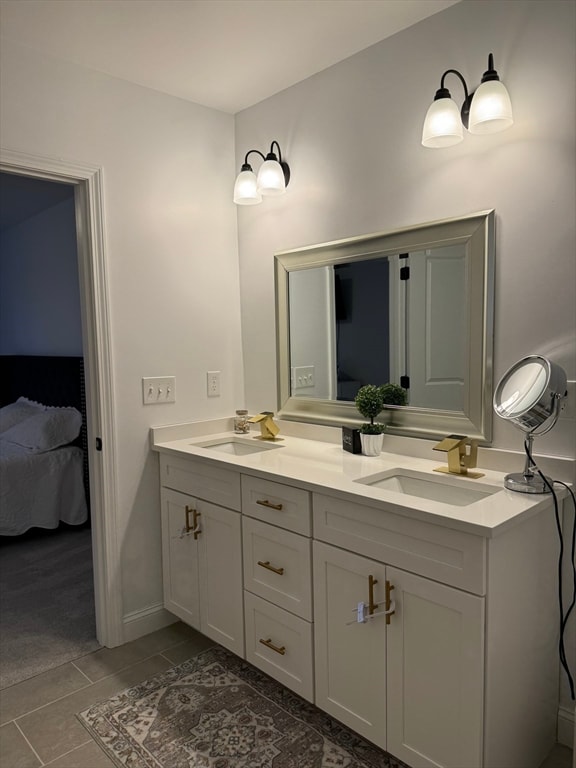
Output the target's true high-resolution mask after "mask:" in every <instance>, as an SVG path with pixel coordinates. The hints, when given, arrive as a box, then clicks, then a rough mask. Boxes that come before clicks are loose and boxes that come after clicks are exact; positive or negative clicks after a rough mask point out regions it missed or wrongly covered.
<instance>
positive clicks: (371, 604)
mask: <svg viewBox="0 0 576 768" xmlns="http://www.w3.org/2000/svg"><path fill="white" fill-rule="evenodd" d="M375 584H378V579H375V578H374V576H372V574H370V576H368V615H369V616H372V614H373V613H374V611H375V610H376V608H378V603H375V602H374V585H375Z"/></svg>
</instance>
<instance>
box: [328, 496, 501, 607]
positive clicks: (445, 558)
mask: <svg viewBox="0 0 576 768" xmlns="http://www.w3.org/2000/svg"><path fill="white" fill-rule="evenodd" d="M313 507H314V538H316V539H319V540H320V541H325V542H327V543H328V544H335V545H336V546H337V547H341V548H342V549H348V550H350V551H352V552H357V553H358V554H361V555H365V556H366V557H371V558H373V559H374V560H378V561H380V562H382V563H387V564H388V565H395V566H397V567H398V568H403V569H404V570H406V571H411V572H412V573H418V574H420V575H422V576H427V577H428V578H431V579H434V580H435V581H439V582H442V583H443V584H449V585H450V586H453V587H458V588H460V589H465V590H467V591H469V592H474V593H475V594H477V595H484V594H486V540H485V539H484V537H482V536H475V535H474V534H470V533H463V532H461V531H455V530H453V529H451V528H445V527H444V526H441V525H432V524H431V523H426V522H423V521H421V520H414V519H413V518H407V517H403V516H402V515H398V514H394V513H392V512H386V511H385V510H382V509H378V508H375V507H369V506H366V505H364V504H357V503H355V502H351V501H344V500H343V499H336V498H332V497H331V496H324V495H323V494H314V499H313Z"/></svg>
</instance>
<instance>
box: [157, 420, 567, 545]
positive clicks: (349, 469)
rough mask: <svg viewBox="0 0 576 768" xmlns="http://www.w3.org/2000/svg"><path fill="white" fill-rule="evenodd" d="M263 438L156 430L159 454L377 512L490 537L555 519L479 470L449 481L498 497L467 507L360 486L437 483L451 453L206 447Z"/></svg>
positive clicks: (529, 497) (304, 444)
mask: <svg viewBox="0 0 576 768" xmlns="http://www.w3.org/2000/svg"><path fill="white" fill-rule="evenodd" d="M194 431H196V432H197V430H192V432H194ZM258 434H259V433H255V432H252V433H251V434H249V435H246V436H241V435H235V434H234V433H233V432H226V431H225V432H208V430H207V433H206V434H203V435H198V434H196V435H194V436H191V437H184V438H182V437H180V436H179V437H178V439H171V438H172V437H173V435H171V434H170V433H169V432H167V431H165V430H163V429H162V428H157V429H153V430H152V435H151V443H152V448H153V450H155V451H158V452H160V453H170V454H177V455H180V456H182V457H190V458H192V457H193V458H195V459H200V460H201V461H205V462H209V463H213V464H217V465H219V466H221V467H225V468H228V469H236V470H238V471H239V472H243V473H245V474H249V475H253V476H256V477H261V478H264V479H267V480H273V481H276V482H287V483H291V482H294V483H295V484H298V485H299V486H302V487H304V488H306V489H308V490H310V491H314V492H317V493H324V494H326V495H329V496H336V497H339V498H345V499H348V500H354V501H357V502H363V503H366V504H369V505H370V506H371V507H377V508H382V509H385V510H387V511H389V512H393V513H396V514H402V515H406V516H409V517H413V518H417V519H420V520H424V521H426V522H429V523H434V524H437V525H444V526H446V527H449V528H453V529H457V530H462V531H466V532H468V533H473V534H477V535H481V536H485V537H492V536H494V535H497V534H499V533H502V532H503V531H505V530H507V529H509V528H510V527H512V526H514V525H517V524H519V523H520V522H522V521H523V520H524V519H527V518H528V517H531V516H532V515H533V514H536V513H537V512H539V511H540V510H541V509H543V508H544V507H546V506H549V507H550V513H551V514H553V502H552V497H551V495H550V494H524V493H518V492H515V491H509V490H507V489H505V488H504V477H505V475H504V473H501V472H495V471H493V470H488V469H486V470H484V469H482V467H478V468H477V470H478V471H480V472H483V473H484V477H482V478H479V479H477V480H474V479H471V478H461V477H458V476H453V475H450V476H449V482H451V483H457V484H458V485H460V484H464V485H465V487H472V488H474V487H478V489H480V488H482V486H490V488H491V490H494V489H497V492H496V493H494V494H493V495H491V496H486V497H485V498H483V499H481V500H479V501H476V502H474V503H472V504H468V505H466V506H453V505H451V504H446V503H443V502H438V501H433V500H430V499H425V498H419V497H416V496H408V495H406V494H403V493H398V492H394V491H391V490H385V489H383V488H377V487H372V486H370V485H364V484H362V483H358V482H355V481H357V480H358V478H362V477H367V476H369V475H373V474H375V473H379V472H382V471H385V470H389V469H393V468H402V469H410V470H413V471H418V472H422V473H425V474H427V475H428V474H429V475H430V479H433V480H438V478H446V477H447V475H444V474H439V473H436V472H434V469H435V467H438V466H441V465H442V464H443V463H445V461H444V459H445V457H444V454H440V453H439V454H438V460H428V459H423V458H415V457H411V456H404V455H400V454H395V453H385V452H384V453H381V454H380V456H379V457H368V456H363V455H360V454H351V453H348V452H347V451H344V450H343V449H342V447H341V446H340V445H339V444H334V443H330V442H323V441H320V440H313V439H307V438H306V439H303V438H300V437H293V436H290V435H280V436H279V437H281V438H282V439H280V440H278V441H277V442H275V445H276V446H278V447H275V448H273V449H269V450H263V451H260V452H259V453H252V454H248V455H243V456H236V455H233V454H227V453H222V452H219V451H214V450H212V449H210V448H206V447H202V446H201V445H200V444H201V443H203V442H207V441H214V440H218V439H221V438H222V439H225V438H229V439H230V438H234V439H235V440H241V441H244V442H246V443H249V444H252V445H254V444H255V441H256V439H257V435H258ZM518 471H521V468H519V469H518ZM555 490H556V489H555ZM557 495H558V497H559V499H562V498H563V497H564V496H565V495H566V491H565V489H563V488H559V489H557Z"/></svg>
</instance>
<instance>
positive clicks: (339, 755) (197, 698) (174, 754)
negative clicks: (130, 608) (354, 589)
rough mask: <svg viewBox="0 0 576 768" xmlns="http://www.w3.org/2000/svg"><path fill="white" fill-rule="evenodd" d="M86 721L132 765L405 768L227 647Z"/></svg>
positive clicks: (84, 715)
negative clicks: (230, 651) (232, 652)
mask: <svg viewBox="0 0 576 768" xmlns="http://www.w3.org/2000/svg"><path fill="white" fill-rule="evenodd" d="M78 718H79V720H80V722H82V723H83V725H84V726H85V727H86V728H87V730H88V731H89V732H90V734H91V735H92V736H93V738H94V739H95V740H96V741H97V742H98V744H100V745H101V746H102V748H103V749H104V750H105V751H106V752H107V754H108V755H109V756H110V757H111V758H112V760H113V761H114V762H115V764H116V765H118V766H126V767H127V768H407V766H405V765H404V763H400V762H398V761H397V760H395V759H394V758H392V757H391V756H389V755H387V754H386V753H385V752H382V751H381V750H380V749H378V748H377V747H375V746H373V745H372V744H370V743H369V742H367V741H365V740H364V739H362V738H360V737H359V736H357V735H356V734H354V733H352V732H351V731H350V730H348V729H347V728H345V727H344V726H343V725H341V724H339V723H338V722H337V721H335V720H333V719H332V718H331V717H329V716H328V715H326V714H325V713H323V712H321V711H320V710H319V709H317V708H316V707H314V706H313V705H311V704H309V703H308V702H306V701H304V700H303V699H301V698H300V697H299V696H297V695H296V694H294V693H292V692H291V691H289V690H288V689H286V688H284V687H283V686H281V685H279V684H278V683H276V682H275V681H274V680H272V679H271V678H269V677H268V676H267V675H264V674H263V673H261V672H259V671H258V670H257V669H256V668H255V667H252V666H251V665H250V664H247V663H246V662H244V661H242V660H241V659H239V658H238V657H237V656H234V655H233V654H231V653H229V652H228V651H226V650H225V649H223V648H219V647H218V648H211V649H209V650H207V651H205V652H204V653H201V654H200V655H199V656H196V657H194V658H193V659H190V660H189V661H185V662H184V663H183V664H180V665H179V666H177V667H173V668H172V669H170V670H169V671H168V672H164V673H162V674H159V675H156V676H155V677H153V678H151V679H150V680H147V681H146V682H144V683H141V684H140V685H137V686H135V687H134V688H128V689H127V690H125V691H123V692H122V693H120V694H118V695H117V696H114V697H113V698H112V699H109V700H108V701H104V702H102V703H100V704H96V705H94V706H92V707H90V709H87V710H86V711H84V712H81V713H80V714H79V715H78Z"/></svg>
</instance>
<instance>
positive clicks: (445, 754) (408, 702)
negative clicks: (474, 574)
mask: <svg viewBox="0 0 576 768" xmlns="http://www.w3.org/2000/svg"><path fill="white" fill-rule="evenodd" d="M386 574H387V578H388V579H389V581H390V583H391V584H392V585H393V586H394V590H393V591H392V597H393V598H394V599H395V601H396V611H395V614H394V615H393V616H392V617H391V621H390V625H389V626H388V628H387V629H388V637H387V643H388V647H387V658H388V664H387V672H388V702H387V703H388V745H387V750H388V752H390V753H391V754H393V755H394V756H395V757H397V758H399V759H400V760H404V761H406V762H407V763H408V764H409V765H411V766H412V767H413V768H423V767H424V766H426V768H439V766H442V767H443V768H462V766H466V768H480V766H481V765H482V728H483V721H482V713H483V672H484V669H483V659H484V641H483V627H484V599H483V598H481V597H476V596H475V595H470V594H468V593H466V592H461V591H460V590H457V589H453V588H452V587H447V586H445V585H443V584H438V583H437V582H434V581H430V580H429V579H424V578H422V577H420V576H414V575H413V574H410V573H407V572H405V571H401V570H397V569H394V568H387V570H386Z"/></svg>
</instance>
